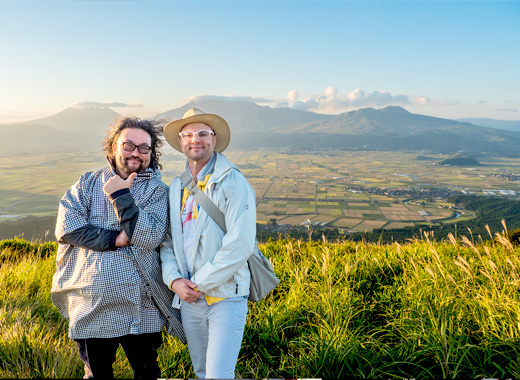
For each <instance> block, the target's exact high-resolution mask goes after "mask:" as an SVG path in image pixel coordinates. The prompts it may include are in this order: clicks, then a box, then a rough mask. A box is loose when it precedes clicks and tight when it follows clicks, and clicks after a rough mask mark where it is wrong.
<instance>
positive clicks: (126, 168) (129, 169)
mask: <svg viewBox="0 0 520 380" xmlns="http://www.w3.org/2000/svg"><path fill="white" fill-rule="evenodd" d="M129 160H138V161H140V162H141V163H140V164H139V165H138V166H136V165H135V164H133V163H132V164H128V161H129ZM118 166H119V168H120V169H121V171H122V172H124V173H125V174H126V175H130V174H132V173H142V172H143V171H144V170H145V169H146V168H143V160H141V159H140V158H139V157H132V156H129V157H126V158H124V159H120V160H119V162H118Z"/></svg>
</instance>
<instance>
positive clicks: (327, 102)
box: [287, 86, 432, 113]
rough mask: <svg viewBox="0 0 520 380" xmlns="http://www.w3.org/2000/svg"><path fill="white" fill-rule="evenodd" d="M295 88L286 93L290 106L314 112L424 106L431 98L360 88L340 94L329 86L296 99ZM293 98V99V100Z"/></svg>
mask: <svg viewBox="0 0 520 380" xmlns="http://www.w3.org/2000/svg"><path fill="white" fill-rule="evenodd" d="M296 94H298V92H297V91H296V90H291V91H289V93H288V94H287V100H289V102H291V101H292V104H289V106H290V107H292V108H295V109H298V110H305V111H315V112H324V113H326V112H329V113H337V112H344V111H346V110H349V109H352V108H360V107H386V106H389V105H417V106H424V105H427V104H430V103H431V102H432V100H431V99H430V98H428V97H426V96H409V95H392V94H391V93H389V92H387V91H373V92H367V91H363V90H361V89H360V88H357V89H355V90H353V91H351V92H350V93H348V94H341V93H340V92H339V91H338V90H337V89H336V88H335V87H333V86H329V87H327V88H326V89H325V91H324V93H323V94H316V95H309V96H306V97H305V98H303V99H302V100H298V98H299V94H298V97H296V96H295V95H296ZM293 99H294V100H293Z"/></svg>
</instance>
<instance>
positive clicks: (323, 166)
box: [0, 147, 520, 232]
mask: <svg viewBox="0 0 520 380" xmlns="http://www.w3.org/2000/svg"><path fill="white" fill-rule="evenodd" d="M164 151H165V154H164V155H163V156H162V159H161V160H162V163H163V180H164V181H165V182H166V183H170V181H171V180H172V179H173V178H174V177H175V176H176V175H178V174H180V173H181V172H182V171H183V170H184V165H185V161H184V158H183V156H182V155H181V154H179V153H177V152H172V150H171V149H170V148H169V147H165V148H164ZM226 155H227V156H228V157H229V158H230V160H231V161H232V162H233V163H235V164H236V165H237V166H238V167H239V168H240V169H241V171H242V172H243V173H244V175H245V176H246V177H247V179H248V180H249V182H250V183H251V185H252V186H253V188H254V189H255V192H256V197H257V221H258V223H264V224H265V223H268V222H273V221H274V222H276V223H277V224H287V225H300V224H302V223H313V224H317V225H321V226H330V227H336V228H338V229H342V230H345V231H355V232H363V231H371V230H372V229H374V228H385V229H388V228H402V227H403V226H411V225H414V224H417V223H421V224H435V223H438V222H440V221H442V222H443V223H449V222H450V221H454V220H455V219H454V217H457V218H459V219H458V220H463V219H466V218H471V217H473V214H472V213H467V212H466V211H464V210H461V209H458V210H454V209H453V205H451V204H449V203H447V202H446V201H445V199H444V198H443V196H442V193H443V192H449V191H456V192H460V191H465V192H467V193H475V194H480V195H485V194H488V195H489V194H494V195H499V196H501V195H502V194H501V193H500V191H503V192H505V191H516V190H517V189H518V182H514V181H510V180H508V179H507V178H505V176H504V174H508V173H518V172H519V171H520V159H512V158H498V157H493V158H487V159H481V160H480V161H481V163H482V164H483V165H482V166H479V167H472V168H468V167H454V166H441V165H438V164H437V162H439V161H441V160H443V159H446V158H448V157H447V156H441V155H435V156H433V157H430V158H431V159H429V160H418V159H417V154H411V153H401V152H399V153H398V152H358V151H356V152H352V151H327V152H325V151H320V152H299V153H288V152H283V151H270V150H259V151H237V150H230V151H226ZM105 164H106V161H105V159H104V157H103V155H102V153H101V152H100V151H97V152H96V151H91V152H87V151H85V152H74V153H63V152H56V153H55V152H49V153H48V154H46V155H45V156H42V155H25V156H23V157H3V158H2V162H1V164H0V222H2V221H7V220H13V219H16V218H20V217H23V216H28V215H35V216H46V215H54V214H56V211H57V205H58V201H59V199H60V197H61V196H62V195H63V193H64V192H65V191H66V189H67V188H68V187H69V186H70V185H72V184H73V183H74V182H75V181H76V180H77V179H78V177H79V175H81V174H82V173H84V172H85V171H91V170H96V169H98V168H100V167H102V166H104V165H105ZM428 191H430V192H431V191H436V192H438V193H440V195H437V196H431V193H430V195H428V196H424V197H420V196H419V197H418V196H417V194H418V193H419V194H420V193H421V192H428ZM511 194H513V193H510V194H509V196H511Z"/></svg>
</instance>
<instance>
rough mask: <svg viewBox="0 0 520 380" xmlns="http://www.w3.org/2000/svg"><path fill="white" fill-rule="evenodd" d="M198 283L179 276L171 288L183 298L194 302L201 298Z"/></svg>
mask: <svg viewBox="0 0 520 380" xmlns="http://www.w3.org/2000/svg"><path fill="white" fill-rule="evenodd" d="M196 287H197V284H194V283H193V282H191V281H190V280H188V279H186V278H178V279H176V280H175V281H173V282H172V284H171V289H172V290H173V291H174V292H175V293H176V294H177V295H178V296H179V297H180V298H181V300H183V301H186V302H188V303H193V302H195V301H197V300H198V299H199V297H200V296H201V295H202V293H201V292H200V291H198V290H195V288H196Z"/></svg>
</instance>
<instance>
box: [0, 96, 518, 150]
mask: <svg viewBox="0 0 520 380" xmlns="http://www.w3.org/2000/svg"><path fill="white" fill-rule="evenodd" d="M192 107H197V108H201V109H202V110H203V111H205V112H208V113H216V114H218V115H221V116H222V117H224V118H225V119H226V120H227V121H228V123H229V125H230V127H231V130H232V135H231V143H230V148H238V149H248V148H275V149H280V148H285V149H289V150H291V149H296V150H302V149H309V150H311V149H312V150H316V149H317V150H321V149H348V150H394V151H408V152H417V151H421V152H423V154H426V155H427V154H434V153H443V154H454V153H457V152H465V153H467V154H474V155H475V154H492V155H494V154H497V155H501V156H512V157H518V156H520V132H515V131H511V130H503V129H497V128H489V127H485V126H477V125H474V124H472V123H469V122H463V121H456V120H450V119H442V118H436V117H432V116H425V115H420V114H413V113H410V112H408V111H407V110H405V109H404V108H402V107H396V106H390V107H385V108H381V109H374V108H361V109H358V110H356V111H351V112H346V113H343V114H340V115H322V114H317V113H313V112H308V111H299V110H294V109H290V108H271V107H267V106H259V105H258V104H256V103H253V102H246V101H231V100H227V101H222V100H213V101H207V100H206V101H199V102H191V103H188V104H186V105H184V106H182V107H180V108H175V109H171V110H169V111H166V112H164V113H161V114H159V115H157V116H156V117H155V119H164V120H167V121H170V120H174V119H179V118H181V117H182V115H183V114H184V113H185V112H186V111H187V110H188V109H189V108H192ZM118 116H119V115H118V114H117V113H116V112H114V111H111V110H110V109H107V108H85V109H74V108H68V109H66V110H64V111H62V112H60V113H58V114H56V115H53V116H50V117H47V118H44V119H38V120H33V121H30V122H24V123H16V124H9V125H0V133H2V135H6V136H8V137H9V138H10V139H11V141H13V144H9V147H8V149H14V150H16V151H20V150H19V149H25V148H27V147H32V149H36V148H42V146H43V147H44V148H46V147H48V146H49V145H48V144H54V147H53V149H54V148H55V149H76V148H77V146H78V144H91V145H92V146H99V144H100V143H101V140H102V138H103V137H104V134H105V131H106V129H107V127H108V125H109V124H110V123H111V122H112V121H113V120H114V119H116V118H117V117H118ZM22 141H23V144H20V142H22ZM4 153H5V151H4Z"/></svg>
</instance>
